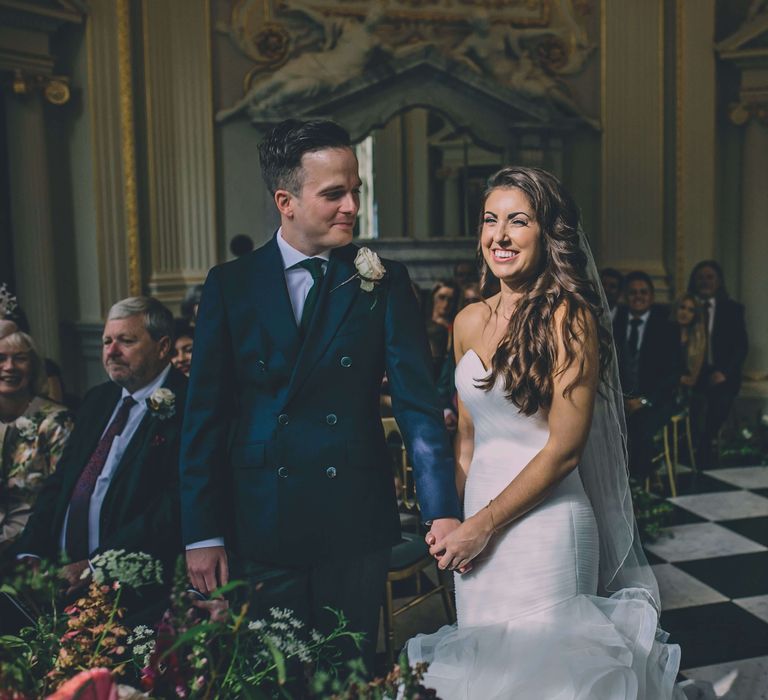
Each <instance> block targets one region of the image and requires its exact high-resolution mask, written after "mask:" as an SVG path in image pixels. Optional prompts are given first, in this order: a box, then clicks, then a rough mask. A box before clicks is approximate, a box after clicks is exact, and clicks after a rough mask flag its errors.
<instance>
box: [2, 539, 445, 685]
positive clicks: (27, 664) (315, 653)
mask: <svg viewBox="0 0 768 700" xmlns="http://www.w3.org/2000/svg"><path fill="white" fill-rule="evenodd" d="M91 563H92V567H93V571H92V572H91V573H90V576H91V583H90V586H89V588H88V591H87V593H86V594H84V595H82V596H81V597H80V598H79V599H78V600H77V601H75V602H74V603H73V604H72V605H69V606H67V607H66V608H64V612H63V615H61V614H58V613H57V612H56V607H55V606H53V607H50V608H49V610H48V612H43V611H42V610H40V609H39V608H36V610H35V615H36V616H37V622H36V624H35V625H34V626H30V627H28V628H25V629H24V630H22V631H21V633H20V634H19V636H16V637H10V636H6V637H0V688H1V689H2V690H0V700H33V699H37V698H44V697H48V696H49V694H50V693H51V692H54V695H53V696H50V697H52V698H54V699H55V700H70V699H71V698H75V697H78V698H89V697H92V698H94V700H97V699H98V700H102V698H103V699H104V700H107V699H108V700H116V698H118V697H120V698H131V699H134V698H135V699H137V700H138V698H155V699H156V700H165V699H167V700H171V699H172V698H188V699H190V700H214V699H215V700H235V698H259V699H260V698H270V697H281V698H287V699H290V698H291V697H301V698H317V699H318V700H319V699H320V698H326V699H327V698H331V699H335V700H353V699H354V700H365V699H369V700H384V699H385V698H389V699H391V700H394V698H402V699H403V700H426V699H427V698H431V699H434V700H437V698H436V694H435V693H434V691H431V690H428V689H426V688H424V687H423V685H422V684H421V681H422V678H423V675H424V672H425V670H426V667H425V666H423V665H422V666H418V667H415V668H410V667H409V665H408V663H407V660H406V659H405V657H401V659H400V662H399V664H398V665H397V666H396V667H395V668H394V669H392V671H390V672H389V673H388V674H387V675H386V676H385V677H383V678H377V679H375V680H373V681H368V680H367V679H366V678H365V675H364V669H363V667H362V663H361V662H356V663H352V664H350V667H349V669H347V670H348V673H347V676H346V677H344V675H343V674H342V673H341V671H342V670H344V669H341V668H340V667H339V664H338V662H337V657H336V647H335V644H336V643H337V642H338V641H340V640H342V639H344V638H347V639H351V640H352V641H354V642H356V643H359V641H360V636H359V635H358V634H357V633H353V632H351V631H349V630H348V629H347V628H346V621H345V619H344V617H343V615H341V614H339V613H337V614H336V615H337V623H336V625H335V627H334V629H332V630H331V631H330V632H328V633H325V634H321V633H320V632H317V631H315V630H310V629H306V627H305V625H304V623H303V622H302V621H301V620H298V619H296V617H295V616H294V614H293V613H292V612H291V611H290V610H287V609H282V608H272V609H270V610H269V612H268V614H267V615H265V616H263V617H260V618H258V619H251V618H249V617H248V608H249V604H248V603H247V602H245V603H242V604H241V605H239V606H234V607H232V608H230V606H229V605H228V604H227V603H226V601H225V600H224V599H223V598H215V599H213V600H210V601H205V602H198V603H196V604H192V603H191V602H190V598H189V594H188V593H187V590H186V589H187V586H188V583H187V580H186V572H185V568H184V563H183V560H180V561H179V565H178V567H177V571H176V579H175V584H174V587H173V591H172V593H171V599H170V607H169V609H168V610H167V611H166V612H165V614H164V615H163V618H162V620H161V621H160V622H159V624H158V625H157V626H155V627H149V626H146V625H142V626H137V627H134V628H133V629H132V630H131V629H129V628H128V627H127V626H126V624H125V622H124V618H125V611H124V610H123V608H122V607H121V606H120V602H121V595H122V592H123V590H125V589H128V588H139V587H141V586H144V585H147V584H151V583H156V582H157V581H158V580H159V577H160V573H161V572H160V565H159V563H157V562H156V561H154V560H152V558H151V557H149V556H148V555H146V554H140V553H138V554H137V553H126V552H124V551H121V550H118V551H110V552H106V553H104V554H102V555H99V556H97V557H94V559H93V560H92V562H91ZM244 585H245V584H244V583H243V582H232V583H230V584H228V585H227V586H224V587H222V588H220V589H219V590H218V591H216V592H215V595H218V596H224V595H226V594H229V593H231V592H232V591H234V590H235V589H237V588H239V587H241V586H244ZM27 589H28V590H27ZM5 590H6V592H11V593H14V594H16V595H18V596H19V597H20V599H22V598H23V599H24V600H25V602H27V600H26V598H25V596H27V597H29V596H30V594H33V595H32V596H31V597H32V598H35V599H40V598H42V599H50V598H56V597H57V596H58V597H59V598H60V592H61V590H62V587H61V585H60V583H59V581H58V579H57V573H56V569H55V568H54V567H52V566H50V565H47V564H43V565H41V566H40V567H39V568H38V569H36V570H35V571H34V572H32V570H26V571H22V572H20V573H19V574H18V575H17V576H16V578H15V579H13V580H12V582H11V584H10V585H9V586H8V587H5ZM49 602H50V601H49ZM120 681H122V682H124V683H129V684H131V685H118V683H119V682H120ZM135 685H140V686H141V690H137V689H136V688H135V687H133V686H135Z"/></svg>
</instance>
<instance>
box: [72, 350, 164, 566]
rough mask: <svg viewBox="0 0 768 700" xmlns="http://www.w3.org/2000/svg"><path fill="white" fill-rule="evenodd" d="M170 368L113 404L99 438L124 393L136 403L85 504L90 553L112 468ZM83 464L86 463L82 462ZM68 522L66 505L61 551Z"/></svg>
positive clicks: (97, 537)
mask: <svg viewBox="0 0 768 700" xmlns="http://www.w3.org/2000/svg"><path fill="white" fill-rule="evenodd" d="M170 371H171V366H170V365H168V366H167V367H166V368H165V369H164V370H163V371H162V372H160V374H158V375H157V377H156V378H155V379H154V380H153V381H152V382H150V383H149V384H147V385H146V386H145V387H142V388H141V389H138V390H137V391H135V392H134V393H133V394H131V393H129V391H128V390H127V389H123V393H122V394H121V395H120V400H119V401H118V402H117V405H116V406H115V410H114V411H113V412H112V415H111V416H110V417H109V420H108V421H107V424H106V426H105V428H104V432H102V434H101V437H103V436H104V433H106V432H107V430H108V429H109V426H110V424H111V423H112V421H113V420H114V419H115V416H116V415H117V412H118V411H119V410H120V405H121V404H122V403H123V399H125V397H126V396H132V397H133V400H134V401H135V402H136V404H135V405H134V406H132V407H131V412H130V413H129V414H128V422H127V423H126V424H125V428H123V432H122V433H120V435H116V436H115V439H114V441H113V442H112V447H111V448H110V449H109V454H108V455H107V461H106V462H105V464H104V469H102V470H101V474H99V478H98V479H97V480H96V486H94V489H93V493H92V494H91V502H90V504H89V507H88V551H89V552H92V551H94V550H95V549H97V548H98V546H99V517H100V515H101V504H102V503H104V497H105V496H106V495H107V490H108V489H109V484H110V483H111V481H112V476H113V475H114V473H115V469H117V466H118V465H119V464H120V460H122V458H123V455H124V454H125V450H126V448H127V447H128V445H129V444H130V442H131V439H132V438H133V436H134V434H135V433H136V430H137V429H138V427H139V425H140V424H141V421H142V420H143V419H144V416H145V415H146V414H147V411H148V410H149V409H148V406H147V399H148V398H149V397H150V396H151V395H152V392H154V391H155V390H156V389H159V388H160V387H161V386H163V384H164V383H165V379H166V377H167V376H168V372H170ZM83 466H85V465H83ZM68 521H69V508H67V514H66V515H65V516H64V527H63V528H62V530H61V538H60V540H59V542H60V544H61V551H62V552H64V551H66V546H65V545H66V538H67V523H68Z"/></svg>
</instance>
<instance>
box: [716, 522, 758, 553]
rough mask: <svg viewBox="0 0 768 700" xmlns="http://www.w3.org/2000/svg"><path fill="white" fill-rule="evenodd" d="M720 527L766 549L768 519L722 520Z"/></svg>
mask: <svg viewBox="0 0 768 700" xmlns="http://www.w3.org/2000/svg"><path fill="white" fill-rule="evenodd" d="M720 525H722V526H723V527H727V528H728V529H729V530H733V531H734V532H738V533H739V534H740V535H744V537H749V539H750V540H754V541H755V542H759V543H760V544H762V545H765V546H766V547H768V517H766V518H743V519H742V520H723V521H722V522H720Z"/></svg>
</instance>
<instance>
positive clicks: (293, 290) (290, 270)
mask: <svg viewBox="0 0 768 700" xmlns="http://www.w3.org/2000/svg"><path fill="white" fill-rule="evenodd" d="M277 247H278V248H279V249H280V255H281V256H282V258H283V274H284V275H285V286H286V287H287V288H288V297H289V298H290V300H291V307H292V308H293V317H294V319H295V320H296V324H297V325H298V324H299V322H300V321H301V314H302V312H303V311H304V302H305V301H306V300H307V294H309V290H310V289H312V285H313V284H314V281H313V280H312V275H311V274H310V272H309V270H306V269H304V268H303V267H294V265H296V263H300V262H301V261H302V260H308V259H309V258H310V257H313V258H322V259H323V260H325V261H326V262H325V264H324V265H323V274H325V272H326V271H327V270H328V261H329V260H330V259H331V252H330V251H329V250H326V251H323V252H321V253H318V254H317V255H305V254H304V253H302V252H301V251H300V250H296V248H294V247H293V246H292V245H291V244H290V243H288V241H286V240H285V238H283V229H282V228H280V229H278V231H277ZM223 546H224V538H223V537H211V538H210V539H207V540H200V541H199V542H190V543H189V544H188V545H187V546H186V549H200V548H202V547H223Z"/></svg>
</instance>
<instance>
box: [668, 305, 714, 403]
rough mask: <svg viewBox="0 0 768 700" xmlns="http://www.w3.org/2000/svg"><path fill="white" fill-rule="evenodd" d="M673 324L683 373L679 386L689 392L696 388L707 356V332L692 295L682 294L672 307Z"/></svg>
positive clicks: (700, 312) (699, 308)
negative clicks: (674, 324) (677, 338)
mask: <svg viewBox="0 0 768 700" xmlns="http://www.w3.org/2000/svg"><path fill="white" fill-rule="evenodd" d="M670 320H671V321H672V322H673V323H676V324H677V326H678V328H679V329H680V354H681V355H682V360H683V367H684V368H685V372H684V374H683V375H682V377H680V384H681V386H682V387H683V388H684V389H686V390H690V389H691V388H692V387H694V386H696V382H697V381H698V379H699V374H700V373H701V368H702V367H703V366H704V360H705V358H706V354H707V331H706V328H705V327H704V316H703V314H702V311H701V306H700V305H699V302H698V301H697V300H696V297H695V296H693V294H688V293H686V294H683V295H682V296H681V297H680V298H679V299H678V300H677V301H676V302H675V303H674V304H673V306H672V318H671V319H670Z"/></svg>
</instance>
